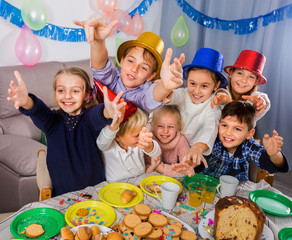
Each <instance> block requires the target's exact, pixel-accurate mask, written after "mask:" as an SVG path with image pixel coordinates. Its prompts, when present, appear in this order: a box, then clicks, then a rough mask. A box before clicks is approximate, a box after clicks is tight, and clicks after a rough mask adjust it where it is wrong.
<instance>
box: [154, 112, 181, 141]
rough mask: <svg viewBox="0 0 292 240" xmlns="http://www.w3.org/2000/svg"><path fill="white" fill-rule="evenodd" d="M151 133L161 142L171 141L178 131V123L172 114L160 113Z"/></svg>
mask: <svg viewBox="0 0 292 240" xmlns="http://www.w3.org/2000/svg"><path fill="white" fill-rule="evenodd" d="M155 125H156V126H155V127H154V129H153V134H154V135H155V136H156V137H157V139H158V140H159V141H160V142H162V143H165V144H166V143H169V142H171V141H172V140H173V139H174V138H175V137H176V135H177V133H178V132H179V124H178V121H177V118H176V116H175V115H174V114H171V113H166V114H163V115H162V114H160V117H159V119H158V121H157V123H156V124H155Z"/></svg>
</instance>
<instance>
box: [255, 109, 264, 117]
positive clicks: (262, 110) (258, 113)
mask: <svg viewBox="0 0 292 240" xmlns="http://www.w3.org/2000/svg"><path fill="white" fill-rule="evenodd" d="M264 110H265V109H264V108H262V109H260V110H259V111H258V112H257V114H256V117H258V116H260V115H261V114H262V113H263V112H264Z"/></svg>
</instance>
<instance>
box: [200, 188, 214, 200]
mask: <svg viewBox="0 0 292 240" xmlns="http://www.w3.org/2000/svg"><path fill="white" fill-rule="evenodd" d="M214 197H215V193H213V192H207V191H203V192H202V201H203V202H205V203H212V202H213V201H214Z"/></svg>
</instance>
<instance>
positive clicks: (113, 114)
mask: <svg viewBox="0 0 292 240" xmlns="http://www.w3.org/2000/svg"><path fill="white" fill-rule="evenodd" d="M123 93H124V92H123V91H121V92H119V94H118V95H117V96H116V97H115V99H114V100H113V101H110V99H109V97H108V92H107V87H103V95H104V116H105V117H106V118H112V119H113V121H112V124H111V127H112V128H114V127H115V124H116V122H117V121H118V120H119V119H120V118H121V117H122V116H123V111H124V110H123V108H124V107H125V106H126V104H127V103H126V102H124V101H121V102H120V103H119V100H120V98H121V97H122V95H123Z"/></svg>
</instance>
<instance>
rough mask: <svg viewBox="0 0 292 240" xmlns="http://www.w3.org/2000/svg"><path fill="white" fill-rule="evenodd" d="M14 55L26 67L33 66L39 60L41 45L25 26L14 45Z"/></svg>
mask: <svg viewBox="0 0 292 240" xmlns="http://www.w3.org/2000/svg"><path fill="white" fill-rule="evenodd" d="M15 55H16V57H17V58H18V60H19V61H20V62H21V63H23V64H24V65H26V66H32V65H35V64H36V63H37V62H38V61H39V60H40V58H41V55H42V48H41V45H40V43H39V41H38V39H37V38H36V36H35V35H34V34H33V32H32V30H31V29H30V28H28V27H27V26H26V25H25V24H24V25H23V26H22V28H21V32H20V35H19V37H18V38H17V40H16V43H15Z"/></svg>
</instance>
